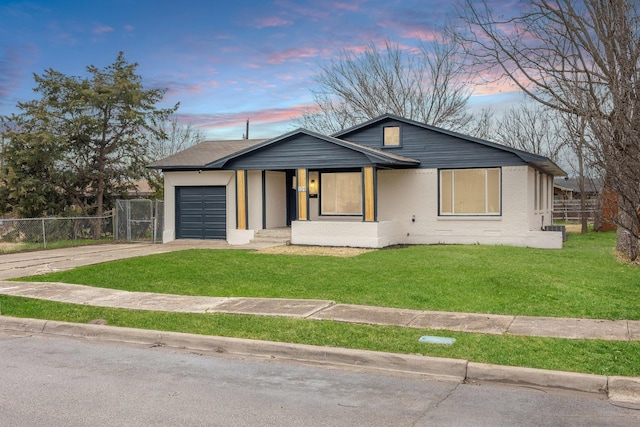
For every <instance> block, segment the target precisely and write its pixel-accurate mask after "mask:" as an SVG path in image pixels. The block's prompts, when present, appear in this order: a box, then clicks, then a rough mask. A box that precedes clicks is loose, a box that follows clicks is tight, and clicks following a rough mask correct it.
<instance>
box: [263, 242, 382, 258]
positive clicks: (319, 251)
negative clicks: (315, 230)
mask: <svg viewBox="0 0 640 427" xmlns="http://www.w3.org/2000/svg"><path fill="white" fill-rule="evenodd" d="M374 250H375V249H363V248H342V247H340V248H339V247H330V246H299V245H288V246H273V247H271V248H265V249H260V250H259V251H257V252H258V253H261V254H281V255H311V256H335V257H354V256H358V255H361V254H364V253H367V252H371V251H374Z"/></svg>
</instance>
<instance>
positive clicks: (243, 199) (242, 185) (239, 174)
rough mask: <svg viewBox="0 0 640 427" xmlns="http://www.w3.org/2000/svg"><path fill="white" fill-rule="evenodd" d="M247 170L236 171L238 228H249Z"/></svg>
mask: <svg viewBox="0 0 640 427" xmlns="http://www.w3.org/2000/svg"><path fill="white" fill-rule="evenodd" d="M246 182H247V171H244V170H238V171H236V209H237V212H238V224H237V227H236V228H237V229H238V230H246V229H247V191H246V188H247V186H246Z"/></svg>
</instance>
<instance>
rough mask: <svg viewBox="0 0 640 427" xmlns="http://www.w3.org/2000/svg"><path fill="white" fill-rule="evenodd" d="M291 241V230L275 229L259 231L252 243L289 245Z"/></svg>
mask: <svg viewBox="0 0 640 427" xmlns="http://www.w3.org/2000/svg"><path fill="white" fill-rule="evenodd" d="M290 241H291V229H290V228H273V229H264V230H258V231H256V232H255V235H254V238H253V239H252V240H251V242H252V243H282V244H283V245H284V244H287V243H289V242H290Z"/></svg>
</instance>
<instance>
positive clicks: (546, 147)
mask: <svg viewBox="0 0 640 427" xmlns="http://www.w3.org/2000/svg"><path fill="white" fill-rule="evenodd" d="M561 126H562V122H560V121H558V117H557V113H556V112H554V111H553V110H550V109H549V108H548V107H544V106H540V105H536V104H532V103H522V104H520V105H518V106H516V107H512V108H510V109H508V110H507V111H506V112H505V113H504V115H503V117H502V120H500V122H499V123H498V125H497V127H496V130H495V136H494V139H495V140H496V142H499V143H500V144H503V145H507V146H509V147H513V148H517V149H519V150H523V151H529V152H531V153H536V154H540V155H542V156H545V157H548V158H550V159H551V160H553V161H554V162H558V160H559V158H560V153H561V151H562V149H563V146H564V141H563V140H562V139H561V138H560V133H561Z"/></svg>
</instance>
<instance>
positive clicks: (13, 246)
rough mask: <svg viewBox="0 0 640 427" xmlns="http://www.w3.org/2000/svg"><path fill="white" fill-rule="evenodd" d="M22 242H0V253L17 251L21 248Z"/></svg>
mask: <svg viewBox="0 0 640 427" xmlns="http://www.w3.org/2000/svg"><path fill="white" fill-rule="evenodd" d="M23 246H24V245H23V244H22V243H10V242H0V253H5V252H17V251H19V250H20V249H22V247H23Z"/></svg>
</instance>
